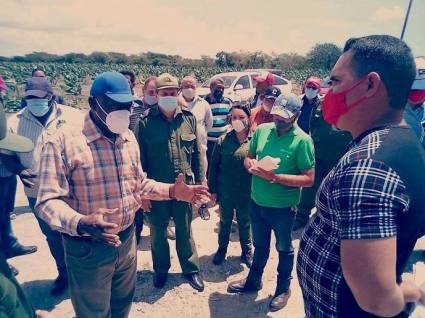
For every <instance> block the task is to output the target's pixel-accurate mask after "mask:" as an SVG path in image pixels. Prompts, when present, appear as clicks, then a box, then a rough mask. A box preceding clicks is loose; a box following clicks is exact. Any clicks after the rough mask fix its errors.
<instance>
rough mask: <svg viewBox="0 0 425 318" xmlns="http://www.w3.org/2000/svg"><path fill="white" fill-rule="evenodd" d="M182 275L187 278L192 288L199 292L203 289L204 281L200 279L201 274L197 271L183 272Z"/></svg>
mask: <svg viewBox="0 0 425 318" xmlns="http://www.w3.org/2000/svg"><path fill="white" fill-rule="evenodd" d="M184 277H185V278H186V279H187V281H188V282H189V284H190V286H192V288H193V289H196V290H197V291H199V292H202V291H204V287H205V286H204V282H203V281H202V278H201V275H199V273H193V274H184Z"/></svg>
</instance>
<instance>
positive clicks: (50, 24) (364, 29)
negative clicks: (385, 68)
mask: <svg viewBox="0 0 425 318" xmlns="http://www.w3.org/2000/svg"><path fill="white" fill-rule="evenodd" d="M1 1H2V9H1V10H0V55H7V56H10V55H22V54H26V53H31V52H33V51H46V52H50V53H56V54H64V53H68V52H82V53H90V52H92V51H106V52H110V51H114V52H123V53H127V54H137V53H140V52H146V51H152V52H160V53H167V54H179V55H181V56H184V57H200V56H201V55H209V56H214V55H215V54H216V52H219V51H222V50H224V51H239V50H244V51H258V50H261V51H264V52H267V53H271V52H273V51H274V52H278V53H284V52H298V53H300V54H305V53H307V52H308V50H309V49H310V48H311V47H312V46H313V45H314V44H316V43H323V42H333V43H335V44H337V45H339V46H341V45H342V44H343V43H344V41H345V40H346V39H347V38H349V37H353V36H363V35H366V34H375V33H389V34H398V33H399V30H398V29H399V24H400V25H401V23H398V22H397V19H398V20H400V19H402V16H403V10H402V9H401V8H400V7H399V6H397V5H395V6H391V5H388V6H387V7H383V6H382V3H383V1H382V0H362V1H359V3H358V4H357V2H356V5H354V2H353V3H349V2H348V1H347V2H346V1H344V2H343V1H340V0H318V1H307V0H298V1H290V0H268V2H267V6H268V7H270V8H273V10H269V11H268V12H263V10H261V8H259V6H258V1H255V0H244V1H228V0H205V1H199V0H177V1H170V0H155V1H149V0H120V1H104V0H89V1H87V0H60V1H58V0H1ZM366 1H367V3H366ZM393 1H401V0H393ZM370 2H375V6H371V4H370ZM307 3H308V5H307ZM385 3H387V2H385ZM418 3H419V2H418ZM424 3H425V1H424ZM395 4H397V3H395ZM380 5H381V6H380ZM379 6H380V7H379ZM372 8H378V9H376V10H374V9H372ZM366 9H368V10H370V11H367V12H370V13H369V14H370V16H369V19H367V18H366V19H363V20H362V21H361V23H359V16H362V14H363V15H364V12H365V10H366ZM266 11H267V10H266ZM412 12H413V13H414V12H418V13H419V12H423V10H422V11H421V9H416V11H415V10H412ZM416 15H418V14H416ZM414 18H415V14H412V17H411V20H412V22H414ZM394 21H395V22H396V23H394ZM421 21H422V20H421ZM421 23H422V22H421ZM422 25H423V23H422V24H420V26H421V28H419V27H418V28H416V29H414V28H413V24H412V23H410V21H409V28H410V29H409V30H410V33H408V36H410V37H411V38H413V37H415V41H416V42H417V43H419V44H418V45H421V47H422V48H424V44H423V41H419V39H421V38H422V37H421V35H422V33H423V27H422ZM416 42H415V43H416ZM422 51H423V49H422Z"/></svg>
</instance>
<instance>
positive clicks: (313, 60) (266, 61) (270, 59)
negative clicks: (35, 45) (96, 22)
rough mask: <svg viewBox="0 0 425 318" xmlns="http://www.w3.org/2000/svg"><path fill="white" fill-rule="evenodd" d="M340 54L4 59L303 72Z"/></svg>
mask: <svg viewBox="0 0 425 318" xmlns="http://www.w3.org/2000/svg"><path fill="white" fill-rule="evenodd" d="M340 55H341V48H339V47H338V46H337V45H335V44H333V43H319V44H316V45H315V46H313V47H312V48H311V49H310V51H309V52H308V53H307V54H306V55H301V54H298V53H281V54H278V53H272V54H267V53H265V52H263V51H256V52H245V51H237V52H225V51H220V52H218V53H217V54H216V56H215V58H212V57H210V56H207V55H203V56H201V58H199V59H191V58H184V57H182V56H180V55H170V54H162V53H155V52H145V53H140V54H131V55H127V54H124V53H117V52H93V53H91V54H83V53H67V54H64V55H57V54H51V53H46V52H33V53H29V54H26V55H20V56H13V57H5V56H0V61H4V62H29V63H39V62H59V63H99V64H104V63H114V64H142V65H152V66H192V67H194V66H195V67H214V66H218V67H229V68H237V69H247V68H273V69H276V68H277V69H281V70H284V69H303V68H314V69H323V70H329V69H330V68H331V67H332V66H333V65H334V64H335V62H336V60H337V59H338V57H339V56H340Z"/></svg>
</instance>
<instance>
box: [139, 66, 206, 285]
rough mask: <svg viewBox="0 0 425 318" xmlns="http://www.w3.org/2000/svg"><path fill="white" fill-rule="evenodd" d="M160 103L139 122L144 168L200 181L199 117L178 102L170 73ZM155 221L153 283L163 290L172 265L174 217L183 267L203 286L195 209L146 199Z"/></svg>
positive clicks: (160, 87) (153, 174) (161, 177)
mask: <svg viewBox="0 0 425 318" xmlns="http://www.w3.org/2000/svg"><path fill="white" fill-rule="evenodd" d="M157 92H158V105H157V106H155V107H153V108H152V109H151V110H150V112H149V115H148V116H146V117H145V118H143V119H142V120H140V122H139V125H138V126H137V128H136V131H135V134H136V137H137V139H138V141H139V145H140V156H141V161H142V166H143V170H144V171H146V173H147V175H148V177H149V178H154V179H155V180H157V181H160V182H171V183H173V182H174V180H175V179H176V177H177V176H178V175H179V174H183V175H184V176H185V177H186V182H188V183H192V184H193V183H197V184H200V183H201V182H202V176H203V171H201V170H202V167H201V162H200V155H199V149H198V143H197V139H196V138H197V137H196V118H195V117H194V116H193V115H192V113H191V112H189V111H186V110H182V109H181V108H180V106H178V102H177V96H178V92H179V83H178V80H177V79H176V78H174V77H173V76H171V75H170V74H162V75H161V76H159V77H158V79H157ZM143 208H144V209H145V210H151V212H150V213H149V214H148V218H149V222H150V224H151V227H150V229H151V239H152V259H153V268H154V271H155V275H154V286H155V287H156V288H163V287H164V285H165V283H166V281H167V274H168V270H169V269H170V266H171V264H170V248H169V245H168V241H167V226H168V223H169V221H170V218H171V217H172V218H173V220H174V223H175V229H176V249H177V255H178V257H179V261H180V266H181V268H182V271H183V274H184V276H185V277H186V278H187V280H188V281H189V283H190V285H191V286H192V287H193V288H194V289H196V290H198V291H203V290H204V284H203V281H202V279H201V277H200V275H199V259H198V255H197V252H196V247H195V243H194V241H193V238H192V231H191V222H192V212H191V209H190V206H189V204H188V203H186V202H180V201H176V200H170V201H162V202H145V204H144V207H143Z"/></svg>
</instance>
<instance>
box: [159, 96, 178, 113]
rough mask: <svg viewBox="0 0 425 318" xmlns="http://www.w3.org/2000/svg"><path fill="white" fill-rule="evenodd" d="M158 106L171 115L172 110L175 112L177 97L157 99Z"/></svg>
mask: <svg viewBox="0 0 425 318" xmlns="http://www.w3.org/2000/svg"><path fill="white" fill-rule="evenodd" d="M158 105H159V107H160V108H161V109H162V110H164V111H166V112H170V113H171V112H173V111H174V110H176V108H177V106H178V103H177V97H175V96H164V97H162V96H161V97H158Z"/></svg>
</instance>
